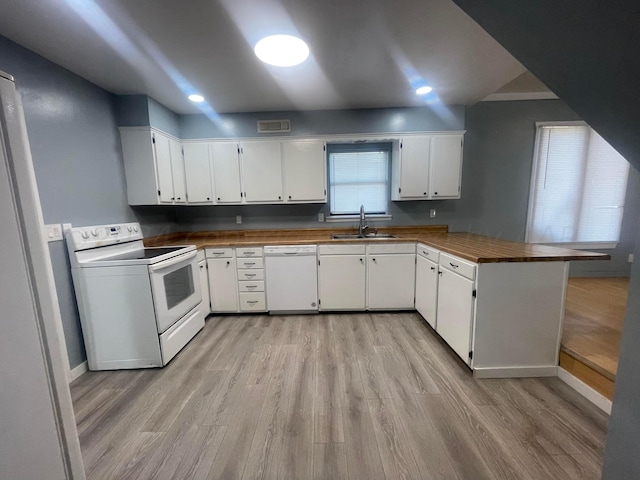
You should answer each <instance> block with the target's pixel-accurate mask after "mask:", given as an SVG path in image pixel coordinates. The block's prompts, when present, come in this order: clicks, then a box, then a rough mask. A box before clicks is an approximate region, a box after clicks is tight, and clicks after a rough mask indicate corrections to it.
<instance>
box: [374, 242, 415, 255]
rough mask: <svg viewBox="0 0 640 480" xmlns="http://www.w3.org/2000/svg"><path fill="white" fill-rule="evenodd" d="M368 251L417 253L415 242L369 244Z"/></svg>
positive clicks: (378, 252) (375, 252) (376, 252)
mask: <svg viewBox="0 0 640 480" xmlns="http://www.w3.org/2000/svg"><path fill="white" fill-rule="evenodd" d="M367 253H369V254H371V253H373V254H381V253H414V254H415V253H416V244H415V243H388V244H385V245H367Z"/></svg>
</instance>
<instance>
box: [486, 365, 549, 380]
mask: <svg viewBox="0 0 640 480" xmlns="http://www.w3.org/2000/svg"><path fill="white" fill-rule="evenodd" d="M557 375H558V367H556V366H555V365H541V366H533V367H473V376H474V377H475V378H524V377H555V376H557Z"/></svg>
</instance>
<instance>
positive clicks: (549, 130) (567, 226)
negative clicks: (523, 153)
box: [527, 125, 629, 243]
mask: <svg viewBox="0 0 640 480" xmlns="http://www.w3.org/2000/svg"><path fill="white" fill-rule="evenodd" d="M628 175H629V163H628V162H627V161H626V160H625V159H624V158H623V157H622V156H621V155H620V154H619V153H618V152H616V151H615V150H614V149H613V147H611V146H610V145H609V144H608V143H607V142H606V141H605V140H604V139H603V138H602V137H601V136H600V135H598V134H597V133H596V132H595V131H594V130H593V129H592V128H590V127H588V126H586V125H571V126H558V125H540V126H538V129H537V135H536V154H535V158H534V169H533V178H532V187H531V194H530V200H529V202H530V206H529V218H528V221H527V241H528V242H531V243H599V242H603V243H615V242H617V241H618V240H619V237H620V225H621V223H622V214H623V211H624V199H625V194H626V190H627V178H628Z"/></svg>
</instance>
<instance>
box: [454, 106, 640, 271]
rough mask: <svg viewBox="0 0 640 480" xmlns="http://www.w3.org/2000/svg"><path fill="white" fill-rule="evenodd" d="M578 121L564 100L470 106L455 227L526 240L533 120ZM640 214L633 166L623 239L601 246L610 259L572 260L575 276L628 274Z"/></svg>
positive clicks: (638, 187)
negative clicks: (610, 246) (612, 246)
mask: <svg viewBox="0 0 640 480" xmlns="http://www.w3.org/2000/svg"><path fill="white" fill-rule="evenodd" d="M571 120H580V118H579V117H578V116H577V114H576V113H575V112H573V110H571V109H570V108H569V107H568V106H567V105H566V104H565V103H564V102H562V101H560V100H540V101H519V102H481V103H478V104H476V105H474V106H473V107H470V108H468V109H467V112H466V128H467V134H466V135H465V151H464V165H463V171H462V172H463V173H462V178H463V181H462V198H461V199H460V200H458V201H457V202H455V205H454V207H455V211H454V212H453V215H454V219H453V221H452V222H450V223H449V225H450V229H451V230H453V231H470V232H474V233H480V234H484V235H489V236H492V237H498V238H504V239H507V240H514V241H520V242H522V241H524V238H525V231H526V225H527V208H528V203H529V189H530V182H531V167H532V162H533V150H534V143H535V122H543V121H571ZM638 216H640V175H639V174H638V172H637V171H635V170H634V169H631V172H630V175H629V182H628V187H627V200H626V208H625V214H624V218H623V228H622V232H621V237H620V242H619V244H618V246H617V248H616V249H613V250H601V252H604V253H608V254H610V255H611V257H612V259H611V260H610V261H589V262H572V263H571V275H574V276H589V275H614V276H615V275H620V276H628V275H629V272H630V267H631V265H630V264H629V263H627V257H628V255H629V254H630V253H632V252H633V249H634V243H635V225H636V221H637V218H638Z"/></svg>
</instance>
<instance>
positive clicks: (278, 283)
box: [264, 245, 318, 313]
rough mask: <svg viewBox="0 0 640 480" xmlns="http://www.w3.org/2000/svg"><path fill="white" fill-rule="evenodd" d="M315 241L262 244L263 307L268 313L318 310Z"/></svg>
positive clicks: (313, 311) (314, 311)
mask: <svg viewBox="0 0 640 480" xmlns="http://www.w3.org/2000/svg"><path fill="white" fill-rule="evenodd" d="M316 252H317V247H316V245H286V246H284V245H283V246H266V247H264V262H265V269H264V270H265V280H266V290H267V308H268V309H269V312H270V313H316V312H317V311H318V260H317V257H316Z"/></svg>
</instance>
